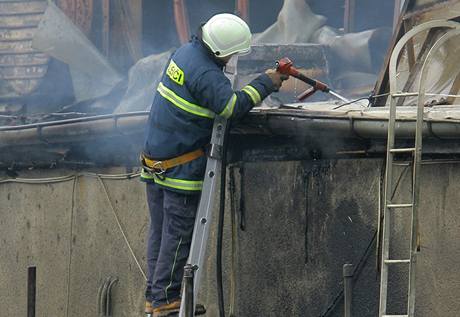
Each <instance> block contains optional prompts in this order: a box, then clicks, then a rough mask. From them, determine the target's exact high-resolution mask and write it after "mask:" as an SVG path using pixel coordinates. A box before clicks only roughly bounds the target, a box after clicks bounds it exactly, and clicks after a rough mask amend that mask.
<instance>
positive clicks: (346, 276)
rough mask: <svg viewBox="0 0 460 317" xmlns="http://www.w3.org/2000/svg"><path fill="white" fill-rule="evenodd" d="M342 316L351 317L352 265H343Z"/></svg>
mask: <svg viewBox="0 0 460 317" xmlns="http://www.w3.org/2000/svg"><path fill="white" fill-rule="evenodd" d="M343 294H344V300H343V301H344V305H343V306H344V316H345V317H351V304H352V300H353V264H344V265H343Z"/></svg>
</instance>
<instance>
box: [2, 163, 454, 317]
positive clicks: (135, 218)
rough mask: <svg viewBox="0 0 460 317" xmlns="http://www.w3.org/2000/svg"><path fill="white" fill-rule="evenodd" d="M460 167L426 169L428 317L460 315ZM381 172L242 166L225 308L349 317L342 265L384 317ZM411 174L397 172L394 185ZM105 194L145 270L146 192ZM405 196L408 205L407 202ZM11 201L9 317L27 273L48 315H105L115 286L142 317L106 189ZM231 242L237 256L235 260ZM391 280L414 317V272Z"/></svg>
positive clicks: (47, 191) (28, 190)
mask: <svg viewBox="0 0 460 317" xmlns="http://www.w3.org/2000/svg"><path fill="white" fill-rule="evenodd" d="M459 167H460V166H459V165H458V164H455V163H450V164H434V165H424V166H423V173H422V177H423V178H422V180H423V182H422V184H423V185H422V208H421V211H422V214H421V221H420V224H421V251H422V252H421V253H420V256H419V258H418V277H417V312H416V313H417V316H430V317H431V316H443V317H444V316H452V317H453V316H457V315H458V314H457V311H459V310H460V302H459V301H458V300H457V298H456V297H457V296H456V294H458V293H459V292H460V282H459V281H460V278H459V277H460V272H459V270H458V264H457V262H458V258H460V248H458V246H457V241H459V238H460V230H459V226H460V213H458V206H459V205H460V196H459V195H458V194H457V193H458V192H459V190H460V188H459V185H458V183H457V182H456V179H457V178H458V177H459V176H460V175H459V174H460V168H459ZM381 168H382V161H381V160H372V159H361V160H339V161H326V160H323V161H310V162H282V163H280V162H264V163H246V164H244V165H240V166H234V167H232V168H231V169H230V170H229V173H228V174H229V176H228V180H230V178H231V177H230V175H231V174H232V173H233V174H234V175H235V176H234V179H233V182H234V187H235V189H234V191H233V194H232V195H230V194H229V193H228V195H227V202H226V203H227V208H226V218H225V225H226V227H225V236H224V238H225V243H224V247H225V248H224V261H225V267H224V272H225V273H226V276H227V277H228V276H230V275H231V274H230V273H231V272H234V273H235V278H234V279H233V281H232V280H230V279H228V278H227V279H226V280H225V283H224V286H225V291H226V305H227V307H228V306H229V304H230V302H231V301H232V300H231V296H230V295H231V289H232V285H233V286H234V289H235V295H234V297H233V300H234V302H235V308H234V312H235V315H236V316H280V315H281V316H312V317H317V316H342V315H343V314H342V309H343V308H342V302H341V301H340V300H339V301H337V304H336V305H334V304H333V303H334V300H335V298H336V297H337V295H340V291H341V289H342V265H343V264H344V263H353V264H355V265H357V264H358V263H361V264H362V265H361V266H360V267H362V270H360V272H359V274H358V276H357V282H356V286H355V292H354V302H353V304H354V308H353V309H354V316H376V315H377V307H378V304H377V303H378V285H379V284H378V273H377V272H376V270H375V263H376V257H375V247H374V245H372V247H371V249H370V250H371V251H370V252H367V253H366V250H367V249H368V247H369V245H370V243H371V242H372V241H373V237H374V234H375V230H376V219H377V210H378V192H379V181H380V175H381ZM403 169H404V167H398V169H397V171H396V173H395V174H396V176H399V174H400V172H402V171H403ZM240 171H241V172H242V174H240ZM98 172H100V173H114V172H120V171H119V170H113V169H112V170H98ZM70 173H73V171H71V170H39V171H29V172H26V173H21V177H33V178H35V177H38V178H42V177H51V176H54V175H67V174H70ZM240 175H242V178H240ZM409 176H410V175H409V173H405V174H403V177H402V178H401V179H402V181H401V182H400V187H399V189H400V190H401V192H400V193H402V194H404V193H406V194H407V193H408V190H409V185H410V177H409ZM104 182H105V184H106V185H107V189H108V193H109V196H110V199H111V200H112V202H113V204H114V206H115V210H116V212H117V215H118V217H119V219H120V222H121V224H122V226H123V227H124V230H125V232H126V235H127V238H128V240H129V241H130V243H131V245H132V247H133V250H134V253H135V254H136V257H137V258H138V259H139V261H140V262H141V265H142V267H143V269H144V270H145V264H144V261H145V251H144V249H145V235H146V230H147V227H148V218H147V207H146V203H145V193H144V186H143V184H142V183H141V182H139V181H138V180H137V179H131V180H104ZM241 187H242V188H243V190H242V191H241ZM395 197H396V200H398V201H403V200H404V197H403V196H401V194H396V195H395ZM0 202H1V204H0V285H1V287H0V311H1V312H2V313H1V314H0V315H1V316H3V315H5V316H14V315H16V316H25V315H26V295H27V268H28V267H29V266H36V267H37V316H75V317H76V316H97V296H98V289H99V287H100V286H101V285H102V283H103V282H104V280H105V279H106V278H107V277H109V276H112V277H118V279H119V282H118V283H117V284H116V286H115V287H114V292H113V298H114V305H113V307H114V314H113V315H114V316H116V317H120V316H141V312H142V308H143V291H144V281H143V276H142V274H141V273H140V271H139V269H138V268H137V266H136V264H135V261H134V259H133V258H132V256H131V254H130V252H129V250H128V247H127V245H126V243H125V242H124V239H123V237H122V235H121V233H120V230H119V228H118V226H117V223H116V220H115V217H114V214H113V212H112V210H111V208H110V204H109V202H108V200H107V197H106V195H105V193H104V190H103V187H102V186H101V184H100V182H99V180H98V179H96V178H92V177H79V178H78V179H77V180H76V181H75V180H69V181H67V182H61V183H56V184H18V183H7V184H0ZM242 215H244V218H243V217H242ZM232 218H233V220H234V224H235V226H234V229H235V230H234V234H233V235H232V226H231V223H232V221H231V220H232ZM242 218H243V219H244V224H245V228H244V230H242V229H241V228H240V222H241V219H242ZM406 218H407V217H406ZM406 218H405V217H404V214H403V213H401V216H400V219H397V220H396V221H395V222H394V226H393V233H394V234H395V235H394V236H395V237H396V240H395V243H394V244H393V245H392V252H393V253H394V254H395V256H396V253H399V254H401V253H402V252H403V251H404V250H405V247H407V246H406V245H407V237H408V235H409V231H408V230H407V229H408V219H406ZM215 220H216V218H215V219H214V222H215ZM404 234H406V236H404ZM215 236H216V235H215V232H213V233H212V234H211V237H212V238H213V240H212V241H213V242H212V243H211V245H210V249H209V250H208V252H209V254H208V257H207V259H208V260H207V265H208V266H207V269H206V273H205V275H204V277H205V279H204V281H203V285H204V290H203V292H202V293H201V294H200V298H201V302H203V303H205V304H207V307H208V311H209V313H208V314H207V316H212V317H213V316H217V312H216V295H215V293H216V289H215V282H214V275H215V273H214V269H215V266H214V263H215V242H214V241H215ZM232 243H233V245H234V248H235V249H234V250H235V252H231V250H232V248H231V247H232ZM232 256H233V257H232ZM392 273H393V274H392V278H393V280H395V279H396V280H397V281H398V283H396V284H395V283H391V286H393V285H394V287H392V288H390V293H392V294H394V295H392V296H391V297H390V299H391V305H390V307H391V308H392V309H393V310H394V311H390V312H391V313H402V311H401V309H403V308H404V307H403V306H404V302H405V299H403V296H400V295H403V294H404V292H405V291H406V290H405V287H404V285H405V280H404V277H405V272H404V270H403V269H397V270H396V271H395V272H392ZM232 283H233V284H232ZM328 308H329V312H328V314H324V313H325V312H326V311H328ZM397 309H398V310H397Z"/></svg>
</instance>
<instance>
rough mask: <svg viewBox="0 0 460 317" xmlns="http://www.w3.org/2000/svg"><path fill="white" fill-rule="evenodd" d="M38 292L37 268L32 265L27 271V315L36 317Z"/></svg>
mask: <svg viewBox="0 0 460 317" xmlns="http://www.w3.org/2000/svg"><path fill="white" fill-rule="evenodd" d="M36 292H37V268H36V267H35V266H30V267H29V269H28V272H27V317H35V299H36Z"/></svg>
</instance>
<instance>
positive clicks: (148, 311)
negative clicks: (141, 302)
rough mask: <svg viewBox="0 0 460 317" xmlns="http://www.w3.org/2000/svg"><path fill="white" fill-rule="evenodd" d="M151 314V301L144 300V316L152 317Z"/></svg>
mask: <svg viewBox="0 0 460 317" xmlns="http://www.w3.org/2000/svg"><path fill="white" fill-rule="evenodd" d="M152 316H153V306H152V303H151V302H149V301H146V302H145V317H152Z"/></svg>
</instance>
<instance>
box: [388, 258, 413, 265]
mask: <svg viewBox="0 0 460 317" xmlns="http://www.w3.org/2000/svg"><path fill="white" fill-rule="evenodd" d="M398 263H410V259H409V260H385V264H398Z"/></svg>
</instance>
